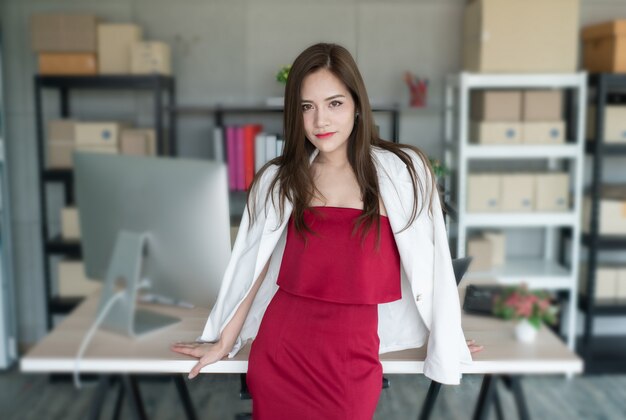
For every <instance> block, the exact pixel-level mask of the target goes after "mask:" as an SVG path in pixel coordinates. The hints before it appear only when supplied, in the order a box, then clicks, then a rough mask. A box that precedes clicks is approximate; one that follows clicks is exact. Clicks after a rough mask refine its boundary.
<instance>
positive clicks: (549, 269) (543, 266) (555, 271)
mask: <svg viewBox="0 0 626 420" xmlns="http://www.w3.org/2000/svg"><path fill="white" fill-rule="evenodd" d="M470 269H471V266H470ZM571 276H572V275H571V272H570V270H569V269H567V268H566V267H563V266H562V265H560V264H558V263H556V262H554V261H546V260H544V259H538V258H516V259H510V260H507V261H506V262H505V264H504V265H503V266H502V267H496V268H494V269H493V270H490V271H470V272H468V273H467V274H466V278H467V279H469V280H472V279H483V278H490V279H495V280H496V281H497V282H498V283H500V284H520V283H526V284H528V287H529V288H531V289H552V290H558V289H571V287H572V277H571Z"/></svg>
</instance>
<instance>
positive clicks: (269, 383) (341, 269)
mask: <svg viewBox="0 0 626 420" xmlns="http://www.w3.org/2000/svg"><path fill="white" fill-rule="evenodd" d="M284 130H285V131H284V137H285V139H286V142H285V147H284V151H283V155H282V156H280V157H278V158H276V159H273V160H272V161H270V162H269V163H268V164H267V165H265V166H264V167H263V168H262V169H261V170H260V171H259V172H258V174H257V175H256V177H255V179H254V181H253V184H252V186H251V188H250V195H249V197H248V206H247V208H246V211H245V212H244V215H243V218H242V222H241V226H240V229H239V234H238V236H237V240H236V241H235V245H234V247H233V252H232V255H231V260H230V262H229V265H228V268H227V269H226V273H225V274H224V280H223V284H222V287H221V289H220V293H219V297H218V300H217V303H216V305H215V306H214V308H213V310H212V312H211V315H210V316H209V319H208V321H207V324H206V327H205V330H204V332H203V334H202V336H201V338H200V340H199V341H198V342H195V343H177V344H175V345H173V346H172V349H173V350H174V351H177V352H179V353H183V354H187V355H191V356H194V357H196V358H198V359H199V361H198V363H197V364H196V365H195V366H194V368H193V369H192V370H191V372H190V374H189V377H190V378H193V377H195V376H196V375H197V374H198V373H199V372H200V369H201V368H202V367H204V366H205V365H207V364H210V363H214V362H216V361H218V360H220V359H221V358H222V357H224V356H226V355H227V354H229V355H230V356H231V357H232V356H233V355H234V354H236V353H237V352H238V351H239V349H240V348H241V347H242V345H243V344H244V343H245V341H247V340H249V339H251V338H254V341H253V343H252V347H251V350H250V356H249V364H248V366H249V369H248V376H247V380H248V387H249V390H250V394H251V395H252V400H253V416H254V417H255V418H259V419H264V418H267V419H277V418H285V419H287V418H289V419H291V418H306V419H308V418H310V419H319V418H324V419H347V418H350V419H371V418H372V416H373V414H374V411H375V409H376V404H377V401H378V397H379V394H380V390H381V383H382V368H381V365H380V361H379V357H378V356H379V353H383V352H388V351H395V350H401V349H405V348H413V347H420V346H422V345H424V344H425V342H426V339H427V338H429V339H428V356H427V359H426V361H425V366H424V373H425V375H426V376H428V377H430V378H432V379H434V380H436V381H438V382H441V383H450V384H456V383H459V378H460V363H461V362H462V361H469V360H471V356H470V351H469V350H470V349H468V346H467V344H466V342H465V339H464V337H463V332H462V331H461V326H460V308H459V301H458V294H457V291H456V283H455V279H454V273H453V270H452V265H451V260H450V253H449V249H448V243H447V237H446V232H445V226H444V224H443V218H442V211H441V206H440V202H439V197H438V193H437V190H436V186H435V183H434V177H433V176H432V171H431V168H430V166H429V163H428V159H427V158H426V156H425V155H424V154H423V153H422V152H421V151H420V150H418V149H417V148H414V147H410V146H402V145H398V144H394V143H391V142H388V141H384V140H382V139H380V138H379V137H378V135H377V133H376V132H375V125H374V120H373V116H372V111H371V107H370V104H369V100H368V96H367V92H366V90H365V86H364V84H363V80H362V78H361V75H360V73H359V71H358V69H357V66H356V63H355V62H354V60H353V58H352V56H351V55H350V53H349V52H348V51H347V50H346V49H345V48H343V47H340V46H338V45H334V44H316V45H313V46H311V47H309V48H307V49H306V50H305V51H303V52H302V53H301V54H300V55H299V56H298V57H297V58H296V60H295V62H294V63H293V65H292V68H291V70H290V73H289V77H288V80H287V86H286V88H285V112H284ZM470 347H471V350H477V349H478V348H477V347H475V346H473V345H470Z"/></svg>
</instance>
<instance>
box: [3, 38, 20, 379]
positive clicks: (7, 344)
mask: <svg viewBox="0 0 626 420" xmlns="http://www.w3.org/2000/svg"><path fill="white" fill-rule="evenodd" d="M0 35H1V34H0ZM3 58H4V57H3V55H2V37H1V36H0V369H6V368H8V367H10V366H11V365H12V364H13V362H14V361H15V360H17V322H16V309H15V298H14V296H13V294H14V290H13V289H14V280H13V240H12V234H11V231H12V229H11V206H10V194H9V180H8V173H9V171H8V169H7V161H6V154H5V144H6V138H5V135H6V129H5V125H4V122H5V121H6V120H5V114H4V109H5V106H4V92H3V89H2V81H3V80H4V74H3V72H2V69H3Z"/></svg>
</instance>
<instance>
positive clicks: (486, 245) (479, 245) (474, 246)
mask: <svg viewBox="0 0 626 420" xmlns="http://www.w3.org/2000/svg"><path fill="white" fill-rule="evenodd" d="M467 255H468V256H470V257H472V262H471V264H470V267H469V270H470V271H489V270H491V269H492V268H493V264H492V262H493V243H492V242H491V241H489V240H488V239H485V238H484V237H482V236H478V237H474V238H470V239H468V241H467Z"/></svg>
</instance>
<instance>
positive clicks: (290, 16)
mask: <svg viewBox="0 0 626 420" xmlns="http://www.w3.org/2000/svg"><path fill="white" fill-rule="evenodd" d="M0 1H2V2H1V3H0V4H1V6H0V25H1V26H0V28H1V30H2V32H3V34H4V39H5V51H4V53H5V57H6V65H7V68H6V80H4V83H5V86H6V100H7V104H6V105H7V106H6V109H7V114H8V115H7V127H8V133H7V139H8V144H7V148H8V151H7V153H8V162H9V164H10V166H11V196H12V204H13V228H14V230H13V231H14V236H15V237H14V247H15V269H16V278H15V282H16V294H17V296H16V299H17V307H18V311H19V313H18V319H19V338H20V342H21V343H23V344H28V343H33V342H35V341H36V340H37V339H38V338H40V337H41V336H42V334H43V333H44V332H45V314H44V295H43V290H44V289H43V280H42V258H41V243H40V236H41V235H40V231H41V220H40V215H39V195H38V188H39V184H38V182H37V167H36V165H37V164H36V151H35V130H34V106H33V100H32V97H33V84H32V76H33V75H34V74H35V72H36V56H35V54H34V53H33V52H32V51H31V50H30V34H29V16H30V15H31V14H32V13H36V12H47V11H68V12H79V11H87V12H94V13H96V14H97V15H98V16H100V17H101V18H102V19H103V20H105V21H109V22H136V23H139V24H140V25H141V26H142V27H143V28H144V38H145V39H153V40H162V41H166V42H168V43H169V44H170V45H171V46H172V49H173V69H174V73H175V75H176V78H177V84H178V102H179V103H180V104H187V105H190V104H211V103H217V102H222V103H258V102H262V101H263V100H264V99H265V98H266V97H268V96H279V95H281V87H280V86H279V85H278V84H277V83H276V82H275V81H274V79H273V78H274V73H275V72H276V70H277V67H278V66H279V65H281V64H287V63H290V62H291V61H293V59H294V58H295V56H296V55H297V53H298V52H299V51H301V50H302V49H303V48H305V47H306V46H308V45H310V44H312V43H314V42H318V41H330V42H337V43H340V44H343V45H344V46H346V47H347V48H348V49H349V50H350V51H351V52H352V53H353V54H354V56H355V58H356V60H357V62H358V64H359V66H360V69H361V71H362V73H363V77H364V79H365V82H366V85H367V87H368V90H369V94H370V99H371V101H372V102H373V103H389V102H403V103H405V102H406V101H407V98H408V95H407V93H406V89H405V86H404V83H403V81H402V75H403V72H404V71H405V70H410V71H412V72H414V73H418V74H420V75H425V76H428V77H429V78H430V79H431V92H430V98H429V99H430V105H431V106H432V108H431V109H430V110H426V111H419V112H416V111H407V112H405V113H403V115H402V117H401V130H400V140H401V141H402V142H404V143H410V144H414V145H417V146H420V147H422V148H423V149H424V150H425V151H426V152H427V153H428V154H430V155H432V156H435V157H440V156H441V153H442V149H441V142H440V138H441V126H442V120H441V116H442V115H441V104H442V81H443V77H444V75H446V74H447V73H451V72H455V71H458V70H459V68H460V57H461V43H460V41H461V39H460V36H461V26H462V13H463V5H464V3H465V0H430V1H429V0H421V1H420V0H416V1H409V0H394V1H382V0H379V1H374V0H370V1H367V0H343V1H328V0H325V1H317V2H310V1H302V0H292V1H286V0H285V1H279V0H256V1H253V0H231V1H226V0H223V1H209V0H195V1H194V0H178V1H176V2H172V1H171V0H167V1H166V0H109V1H106V2H103V1H88V0H85V1H72V0H66V1H61V0H59V1H53V0H51V1H37V0H13V1H10V0H0ZM618 16H625V17H626V0H586V1H583V2H582V13H581V24H582V25H586V24H589V23H595V22H598V21H603V20H607V19H613V18H616V17H618ZM55 99H56V98H55V97H54V96H53V95H49V96H47V97H46V100H45V105H46V107H45V108H46V110H47V116H54V115H56V112H57V110H56V106H55V104H56V102H55ZM74 104H75V105H74V108H73V111H74V112H75V114H76V115H77V116H78V117H79V118H84V119H88V118H94V119H108V118H115V119H122V120H128V119H129V118H130V121H131V122H134V123H135V124H136V125H139V126H147V125H150V123H151V118H150V110H151V103H150V100H149V98H148V97H146V96H142V95H140V94H133V93H127V92H116V93H111V92H108V93H106V94H103V93H90V92H87V93H83V94H80V95H76V96H75V102H74ZM129 116H130V117H129ZM258 120H260V121H261V122H263V123H265V125H266V127H267V128H268V129H269V130H275V131H279V130H280V119H277V118H263V117H261V116H259V118H258ZM227 122H233V123H234V122H238V119H237V118H232V119H230V120H228V121H227ZM212 124H213V122H212V121H211V120H210V119H208V118H197V117H194V118H185V119H183V120H181V121H180V122H179V126H180V130H179V138H180V139H181V145H180V150H181V152H182V154H183V155H185V156H207V155H208V153H209V143H208V141H207V140H208V139H209V137H210V128H211V127H212ZM379 124H380V126H381V131H382V133H383V134H385V133H388V132H389V121H388V119H386V118H385V117H384V115H381V116H380V118H379ZM617 170H618V167H617V166H616V167H615V171H617ZM52 201H53V203H52V205H53V206H55V205H56V206H58V204H59V201H60V199H56V202H55V199H53V200H52ZM51 222H53V224H55V225H57V224H58V220H57V219H56V218H55V217H53V218H52V219H51Z"/></svg>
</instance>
